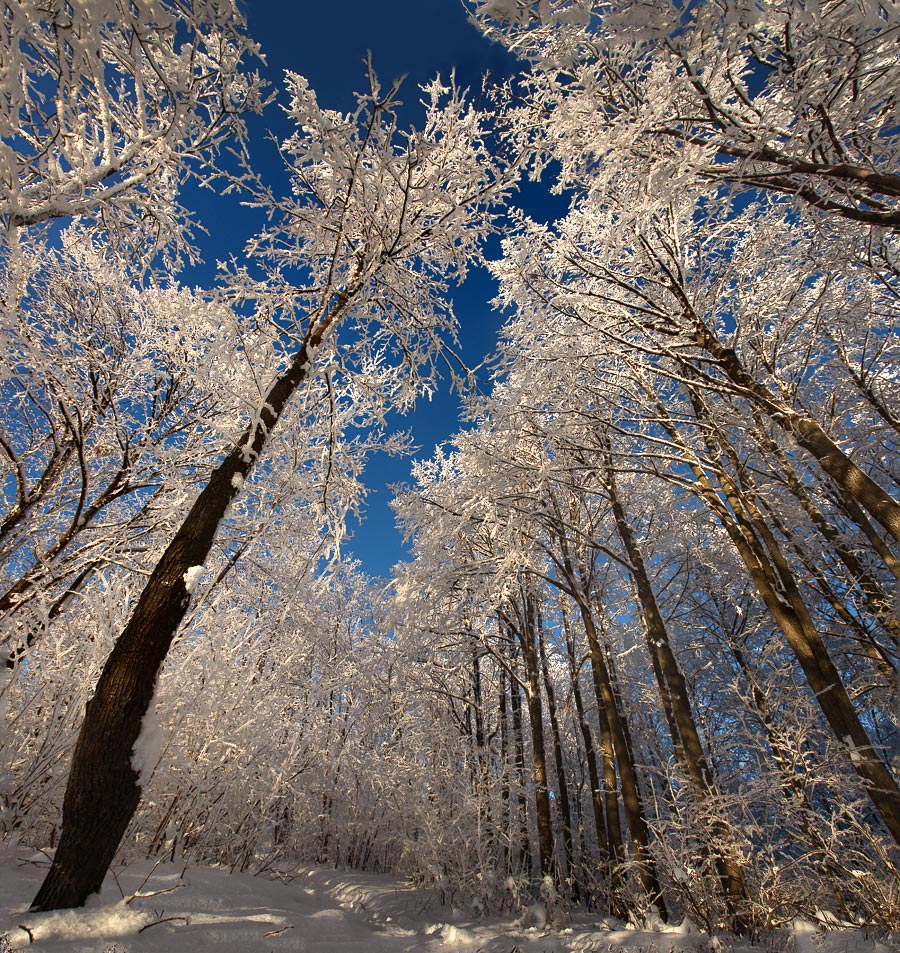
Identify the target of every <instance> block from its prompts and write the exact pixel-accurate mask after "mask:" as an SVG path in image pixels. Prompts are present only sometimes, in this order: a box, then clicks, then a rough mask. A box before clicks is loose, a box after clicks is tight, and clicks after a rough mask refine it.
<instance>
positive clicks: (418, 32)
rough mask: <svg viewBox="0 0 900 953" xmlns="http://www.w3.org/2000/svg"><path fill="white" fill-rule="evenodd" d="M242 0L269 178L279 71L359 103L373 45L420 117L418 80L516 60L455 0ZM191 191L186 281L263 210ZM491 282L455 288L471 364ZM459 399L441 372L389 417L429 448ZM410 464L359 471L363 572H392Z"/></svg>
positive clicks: (261, 163) (332, 105) (462, 348)
mask: <svg viewBox="0 0 900 953" xmlns="http://www.w3.org/2000/svg"><path fill="white" fill-rule="evenodd" d="M243 9H244V10H245V13H246V16H247V23H248V32H249V33H250V35H251V36H252V37H253V38H254V39H255V40H257V41H258V42H259V44H260V48H261V52H262V54H263V56H264V57H265V61H266V65H265V66H264V67H262V68H261V71H262V72H263V73H264V75H265V76H266V77H267V79H268V80H269V82H270V83H271V88H272V90H273V91H274V92H275V96H276V101H275V102H274V103H273V104H272V105H270V107H269V108H268V109H267V110H266V111H265V113H264V114H263V115H262V116H261V117H255V116H253V117H250V119H249V122H250V123H251V126H252V128H253V129H254V130H256V136H257V141H256V143H255V147H254V151H253V159H254V163H255V164H256V166H257V167H258V168H259V170H260V172H261V173H262V174H263V176H264V177H265V176H266V175H272V176H277V175H281V174H283V173H282V171H281V169H280V163H279V160H278V157H277V154H276V152H275V149H274V145H273V144H272V143H270V142H268V143H267V142H263V141H262V138H263V135H264V131H265V130H270V131H271V132H272V133H273V134H274V135H275V137H276V138H277V139H279V140H280V139H283V138H285V137H286V136H287V135H289V134H290V132H291V122H290V120H289V119H288V118H287V117H286V115H285V114H284V110H283V108H282V107H283V106H284V103H285V98H286V94H285V90H284V75H285V71H291V72H295V73H299V74H301V75H302V76H305V77H306V78H307V79H308V80H309V83H310V86H311V87H312V88H313V89H314V90H315V92H316V96H317V98H318V100H319V102H320V103H321V105H322V106H323V107H325V108H329V109H339V110H345V111H346V110H350V109H352V108H354V106H355V103H356V94H357V93H359V92H364V91H365V90H366V83H367V81H366V57H367V56H369V55H371V61H372V66H373V68H374V70H375V73H376V74H377V76H378V79H379V81H380V82H381V83H382V85H383V86H385V87H387V86H388V85H389V84H390V83H391V82H393V81H395V80H398V79H401V78H402V79H403V85H402V87H401V90H400V94H399V99H400V100H401V101H402V102H403V104H404V105H403V108H402V110H401V116H402V117H404V118H405V119H406V120H408V121H410V122H416V121H417V120H418V119H419V118H420V113H421V110H420V106H419V100H420V98H421V95H422V94H421V92H420V90H419V86H421V85H422V84H424V83H427V82H428V81H430V80H431V79H433V78H434V76H435V75H437V74H440V75H441V76H442V77H443V78H444V79H445V80H446V79H447V78H449V76H450V74H451V72H455V74H456V77H457V81H458V82H459V83H460V85H462V86H464V87H469V88H470V89H472V90H473V91H477V90H478V89H479V88H480V86H481V83H482V79H483V76H484V74H485V73H491V74H492V75H495V76H496V75H508V74H509V72H510V71H511V69H512V68H513V66H514V63H515V61H514V59H513V57H512V56H511V55H510V54H509V53H508V52H507V51H506V50H505V49H503V47H502V46H501V45H499V44H496V43H492V42H490V41H489V40H487V39H485V37H484V36H482V34H481V33H480V32H479V31H478V30H477V29H476V28H475V27H474V26H473V25H472V24H471V23H470V22H469V21H468V18H467V15H466V11H465V9H464V7H463V5H462V4H461V3H459V2H458V0H428V2H427V3H421V2H418V0H389V2H385V3H380V4H370V3H364V2H362V0H352V2H346V3H313V4H304V3H287V4H285V3H280V2H278V0H248V2H246V4H245V5H243ZM196 196H197V202H198V204H199V205H200V208H201V221H202V223H203V224H204V225H205V226H206V228H207V229H208V230H209V235H200V236H198V244H199V245H200V246H201V250H202V254H203V256H204V258H205V260H206V261H205V264H204V266H203V267H202V268H198V269H190V270H189V275H190V276H191V277H190V280H192V281H196V282H197V283H200V284H209V283H210V282H211V280H212V277H213V274H214V270H213V267H212V266H214V263H215V260H216V259H217V258H220V259H226V258H229V257H230V256H232V255H235V254H239V253H240V246H241V242H242V241H243V240H245V239H247V238H249V237H250V236H251V234H252V233H253V231H254V230H255V229H256V228H257V227H258V226H259V216H254V215H253V214H243V212H242V210H240V209H237V208H236V202H235V200H234V197H233V196H230V197H225V198H218V197H214V196H210V194H209V192H208V191H207V190H197V192H196ZM496 287H497V286H496V283H495V282H494V281H493V280H492V279H491V278H490V277H489V276H488V275H487V273H486V272H484V271H481V270H476V271H473V272H472V273H470V276H469V278H468V280H467V281H466V283H465V285H464V286H463V287H461V288H459V289H454V290H453V299H454V303H455V307H456V311H457V317H458V318H459V321H460V341H459V349H458V350H459V353H460V355H461V356H462V358H463V360H464V361H465V363H466V364H467V366H468V367H470V368H476V367H478V366H479V365H480V364H481V363H482V362H483V360H484V359H485V357H486V356H488V354H489V353H490V352H492V351H493V349H494V347H495V345H496V334H497V330H498V329H499V326H500V323H501V317H500V315H499V313H497V312H495V311H494V310H493V309H492V308H491V306H490V304H489V301H490V299H491V298H492V297H493V295H495V294H496ZM483 379H484V376H483V375H482V380H483ZM459 409H460V406H459V395H458V394H456V393H453V392H452V391H451V387H450V384H449V381H447V380H445V381H444V386H442V387H441V388H439V389H438V390H436V391H435V392H434V393H433V394H432V395H431V397H430V398H427V399H426V398H423V399H422V400H420V402H419V405H418V407H417V408H416V409H415V410H414V411H413V412H412V413H410V414H408V415H407V416H406V417H403V418H399V417H398V419H397V420H396V421H395V424H396V426H398V427H401V428H408V429H409V430H410V431H411V433H412V439H413V444H414V445H415V446H417V447H419V448H421V452H422V453H425V454H429V453H430V452H431V451H432V449H433V447H434V445H435V444H436V443H438V442H439V441H441V440H445V439H447V438H448V437H449V436H450V435H451V434H452V433H453V432H454V431H455V430H456V428H457V426H458V420H457V418H458V414H459ZM409 466H410V461H409V458H408V457H396V456H388V455H387V454H383V453H379V454H376V455H374V456H373V457H372V459H371V461H370V463H369V464H368V466H367V469H366V473H365V475H364V482H365V483H366V484H367V485H368V486H369V487H371V488H372V493H371V495H370V497H369V499H368V502H367V505H366V510H365V513H364V514H363V521H362V522H361V523H360V524H359V525H358V526H356V527H355V528H354V536H353V538H352V539H351V540H350V542H349V546H348V548H349V550H350V551H351V552H352V553H353V554H354V555H355V556H356V557H358V558H359V559H361V560H362V563H363V566H364V568H365V569H366V571H368V572H370V573H373V574H377V575H387V574H388V572H389V571H390V568H391V566H392V565H393V563H395V562H396V561H397V560H398V559H400V558H401V557H402V553H403V550H402V546H401V539H400V536H399V534H398V532H397V530H396V529H395V526H394V515H393V513H392V511H391V510H390V508H389V502H390V498H391V495H392V494H391V491H390V490H389V489H388V487H389V485H391V484H394V483H399V482H405V481H407V480H408V478H409ZM355 522H356V521H355V520H352V521H351V523H355Z"/></svg>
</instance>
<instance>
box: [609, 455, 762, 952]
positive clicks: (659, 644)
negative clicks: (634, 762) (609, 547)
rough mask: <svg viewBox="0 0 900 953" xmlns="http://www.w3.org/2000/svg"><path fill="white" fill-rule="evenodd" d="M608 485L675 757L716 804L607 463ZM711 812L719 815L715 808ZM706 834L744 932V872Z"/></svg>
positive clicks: (723, 840) (736, 923)
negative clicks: (664, 703) (663, 703)
mask: <svg viewBox="0 0 900 953" xmlns="http://www.w3.org/2000/svg"><path fill="white" fill-rule="evenodd" d="M606 486H607V491H608V493H609V498H610V503H611V506H612V511H613V518H614V520H615V524H616V530H617V532H618V534H619V538H620V539H621V541H622V545H623V546H624V547H625V552H626V554H627V555H628V560H629V563H630V567H629V568H630V574H631V577H632V579H633V581H634V585H635V588H636V590H637V594H638V601H639V603H640V608H641V615H642V616H643V619H644V625H645V634H646V638H647V646H648V648H649V650H650V654H651V656H652V657H653V660H654V665H653V668H654V672H655V673H656V676H657V679H658V680H659V690H660V692H661V694H662V696H663V698H664V699H665V700H666V702H667V706H668V707H667V716H668V718H669V724H670V729H671V730H672V731H673V738H672V740H673V743H674V745H675V752H676V754H677V755H678V756H679V758H680V760H681V764H682V767H683V768H684V769H685V773H686V774H687V776H688V777H689V778H690V779H691V782H692V784H693V788H694V793H695V795H696V797H697V800H698V801H699V802H700V803H701V804H702V803H704V802H709V801H713V802H715V801H716V800H718V797H719V792H718V790H717V789H716V785H715V784H714V782H713V779H712V775H711V773H710V770H709V765H708V764H707V761H706V754H705V753H704V751H703V745H702V743H701V741H700V733H699V731H698V730H697V723H696V720H695V719H694V712H693V710H692V708H691V701H690V698H689V696H688V691H687V684H686V683H685V680H684V675H683V674H682V671H681V667H680V666H679V664H678V660H677V659H676V658H675V653H674V652H673V651H672V644H671V642H670V641H669V632H668V629H667V627H666V624H665V621H664V620H663V617H662V613H661V612H660V610H659V605H658V604H657V601H656V594H655V593H654V591H653V586H652V584H651V582H650V574H649V572H648V571H647V567H646V564H645V563H644V557H643V553H642V552H641V549H640V547H639V546H638V543H637V540H636V539H635V536H634V533H633V532H632V529H631V525H630V523H629V522H628V518H627V516H626V515H625V509H624V507H623V506H622V502H621V498H620V497H619V493H618V488H617V486H616V480H615V475H614V473H613V470H612V466H611V463H610V461H609V459H608V458H607V470H606ZM713 811H714V812H715V811H717V808H716V807H715V806H714V807H713ZM710 833H711V835H712V837H711V838H710V840H711V841H713V853H714V861H715V866H716V869H717V872H718V876H719V882H720V884H721V887H722V894H723V896H724V898H725V907H726V910H727V912H728V916H729V918H730V920H731V927H732V930H733V931H734V932H735V933H746V932H747V930H749V929H750V926H751V923H750V910H749V908H750V894H749V892H748V890H747V885H746V882H745V881H744V874H743V870H742V869H741V866H740V862H739V861H738V859H737V856H736V851H735V849H734V846H733V836H732V834H731V832H730V831H729V830H728V826H727V825H726V824H725V822H724V821H722V820H721V819H720V818H718V817H716V816H715V813H714V814H713V818H712V825H711V830H710Z"/></svg>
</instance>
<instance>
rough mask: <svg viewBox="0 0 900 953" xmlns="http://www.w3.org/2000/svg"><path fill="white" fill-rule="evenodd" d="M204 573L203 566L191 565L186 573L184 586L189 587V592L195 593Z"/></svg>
mask: <svg viewBox="0 0 900 953" xmlns="http://www.w3.org/2000/svg"><path fill="white" fill-rule="evenodd" d="M202 575H203V567H202V566H191V567H190V568H189V569H188V571H187V572H186V573H185V574H184V588H185V589H187V591H188V592H189V593H193V592H194V590H195V589H196V588H197V583H199V582H200V577H201V576H202Z"/></svg>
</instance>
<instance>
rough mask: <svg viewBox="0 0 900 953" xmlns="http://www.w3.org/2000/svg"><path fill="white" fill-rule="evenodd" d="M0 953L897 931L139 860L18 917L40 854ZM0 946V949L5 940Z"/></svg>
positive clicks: (576, 942)
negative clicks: (680, 921) (647, 917)
mask: <svg viewBox="0 0 900 953" xmlns="http://www.w3.org/2000/svg"><path fill="white" fill-rule="evenodd" d="M0 861H2V862H0V953H7V951H16V953H19V951H25V950H28V951H29V953H30V951H32V950H34V951H43V953H207V951H212V950H216V951H220V953H276V951H296V953H452V951H460V953H619V951H621V953H750V951H754V953H894V951H896V950H897V949H898V948H900V934H894V935H893V936H884V935H881V936H880V937H878V936H875V935H873V934H870V933H868V932H867V931H864V930H836V931H830V932H828V933H821V932H818V931H816V930H815V928H814V927H813V926H812V925H803V924H798V925H796V926H795V927H794V929H792V930H790V931H780V932H779V933H777V934H773V936H771V937H768V938H766V939H764V940H763V941H761V942H760V943H759V944H757V945H755V946H750V945H748V944H746V943H736V942H734V941H720V940H710V938H709V937H708V936H706V935H705V934H703V933H700V932H698V931H696V930H695V929H693V928H692V927H691V926H690V924H685V925H684V926H683V927H674V928H672V927H669V928H662V929H659V930H653V931H651V930H636V929H633V928H629V929H624V928H623V929H610V928H609V927H610V924H600V923H598V920H597V918H596V917H595V918H591V917H590V916H588V915H585V914H579V915H574V916H571V917H569V919H568V921H567V923H566V925H565V926H562V927H560V926H557V927H555V928H552V929H551V928H549V927H542V926H536V925H530V926H529V925H528V923H529V921H530V922H531V923H532V924H534V923H535V922H536V921H537V920H539V919H540V916H541V911H540V909H531V910H529V911H526V916H525V917H519V918H515V917H513V916H510V917H507V918H484V919H472V918H471V917H468V916H466V915H465V914H463V913H461V912H459V911H455V910H452V909H450V908H448V907H444V906H442V905H441V904H440V903H439V901H438V899H437V898H436V897H435V896H434V895H433V894H431V893H428V892H426V891H423V890H421V889H416V888H414V887H411V886H409V885H408V884H405V883H404V882H403V881H402V880H399V879H397V878H393V877H388V876H381V875H376V874H365V873H359V872H356V871H335V870H326V869H321V868H307V869H302V870H299V871H296V872H294V874H293V875H291V876H290V877H289V876H286V875H281V876H280V877H275V878H273V877H272V875H271V874H270V875H269V876H268V877H267V876H265V875H263V876H253V875H251V874H232V873H229V871H228V870H227V869H223V868H209V867H195V866H188V867H187V868H185V867H184V866H183V865H175V864H166V865H158V866H155V867H154V865H153V864H152V863H146V864H141V865H137V866H133V867H128V868H126V869H124V870H118V871H116V872H115V874H114V875H110V876H109V877H108V878H107V881H106V883H105V884H104V888H103V891H102V893H101V894H100V895H99V896H97V897H94V898H92V899H91V901H90V902H89V904H88V906H87V907H85V908H84V909H82V910H78V911H62V912H57V913H43V914H36V913H28V912H27V908H28V904H29V902H30V901H31V899H32V897H33V896H34V894H35V893H36V891H37V889H38V886H39V885H40V882H41V880H42V878H43V876H44V873H45V872H46V867H47V860H46V857H44V856H42V855H40V854H33V853H29V852H23V851H19V852H18V853H14V852H7V853H6V854H0ZM4 942H5V945H4Z"/></svg>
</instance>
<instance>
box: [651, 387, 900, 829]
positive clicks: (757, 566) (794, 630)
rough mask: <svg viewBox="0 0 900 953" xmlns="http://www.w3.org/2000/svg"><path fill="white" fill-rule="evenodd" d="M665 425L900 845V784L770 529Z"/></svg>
mask: <svg viewBox="0 0 900 953" xmlns="http://www.w3.org/2000/svg"><path fill="white" fill-rule="evenodd" d="M689 396H690V398H691V401H692V403H693V406H694V409H695V412H696V413H697V415H698V420H700V421H701V422H704V421H707V419H708V414H707V411H706V407H705V405H704V404H703V402H702V399H701V397H700V395H699V394H698V393H697V392H696V391H694V390H693V389H689ZM659 409H660V410H662V408H659ZM661 419H663V420H664V419H665V418H664V417H663V418H661ZM664 426H665V428H666V430H667V432H668V433H669V435H670V436H671V437H672V439H673V440H674V441H675V443H676V444H677V445H678V446H679V447H680V448H681V449H682V451H683V452H684V454H685V459H686V462H687V463H688V465H689V466H690V468H691V470H692V472H693V473H694V476H695V479H696V484H695V486H694V492H695V493H696V495H697V496H698V498H699V499H701V500H702V501H703V502H705V503H706V504H707V505H708V506H709V508H710V509H711V510H712V511H713V512H714V513H715V514H716V516H717V517H718V518H719V521H720V522H721V524H722V526H723V527H724V529H725V531H726V532H727V533H728V535H729V537H730V538H731V540H732V542H733V543H734V546H735V548H736V549H737V551H738V553H739V555H740V557H741V560H742V561H743V563H744V565H745V567H746V569H747V572H748V573H749V575H750V578H751V579H752V580H753V583H754V584H755V586H756V589H757V591H758V592H759V595H760V598H761V599H762V601H763V603H764V604H765V606H766V608H767V609H768V610H769V612H770V613H771V615H772V617H773V619H774V620H775V622H776V624H777V625H778V627H779V628H780V629H781V631H782V632H783V633H784V635H785V638H786V639H787V642H788V644H789V645H790V647H791V649H792V650H793V652H794V655H795V657H796V658H797V661H798V662H799V664H800V667H801V669H802V670H803V674H804V675H805V676H806V680H807V682H808V684H809V687H810V688H811V689H812V692H813V695H814V697H815V699H816V701H817V703H818V704H819V707H820V708H821V710H822V713H823V714H824V715H825V719H826V721H827V722H828V724H829V725H830V727H831V729H832V731H833V732H834V735H835V737H836V738H837V740H838V741H839V742H840V743H841V744H842V745H843V746H844V747H845V748H846V749H847V753H848V756H849V759H850V762H851V764H852V766H853V768H854V770H855V771H856V773H857V774H858V775H859V777H860V779H861V781H862V782H863V787H864V789H865V791H866V794H867V795H868V796H869V799H870V800H871V802H872V804H873V805H874V806H875V809H876V811H877V812H878V814H879V815H880V816H881V818H882V820H883V821H884V824H885V826H886V827H887V829H888V831H889V832H890V834H891V836H892V837H893V838H894V840H895V841H896V842H897V843H898V844H900V787H898V785H897V781H896V779H895V778H894V776H893V775H892V773H891V771H890V769H889V768H888V767H887V765H885V763H884V762H883V761H882V760H881V759H880V758H879V756H878V753H877V751H876V750H875V747H874V746H873V745H872V742H871V740H870V739H869V736H868V733H867V732H866V729H865V727H864V726H863V724H862V722H861V721H860V719H859V716H858V714H857V712H856V709H855V708H854V706H853V702H852V701H851V699H850V696H849V694H848V693H847V688H846V686H845V685H844V682H843V679H842V678H841V676H840V673H839V672H838V670H837V668H836V667H835V665H834V662H833V661H832V660H831V656H830V655H829V654H828V650H827V648H826V647H825V644H824V642H823V641H822V637H821V635H820V634H819V632H818V630H817V629H816V627H815V624H814V622H813V619H812V617H811V615H810V612H809V609H808V607H807V605H806V603H805V602H804V600H803V596H802V594H801V592H800V589H799V586H798V584H797V581H796V579H795V578H794V575H793V573H792V572H791V568H790V566H789V564H788V562H787V560H786V558H785V556H784V554H783V553H782V551H781V549H780V547H779V546H778V544H777V541H776V540H775V538H774V536H773V534H772V533H771V530H770V529H769V527H768V526H767V525H766V524H765V521H764V520H763V519H762V517H761V515H760V513H759V511H758V510H757V508H756V507H755V505H754V504H753V501H752V499H751V498H750V497H749V496H747V495H745V494H744V493H743V492H742V491H741V489H740V487H739V486H738V485H737V484H736V483H735V481H734V479H732V477H731V476H730V475H729V474H728V472H727V471H726V470H725V468H724V466H718V467H717V468H716V471H715V472H716V477H717V479H718V481H719V484H720V485H721V488H722V493H723V494H724V500H723V499H722V497H720V495H719V493H718V492H717V491H716V489H715V487H714V486H713V485H712V483H711V482H710V479H709V477H708V476H707V474H706V472H705V471H704V470H703V467H702V466H701V464H700V461H699V460H698V459H697V457H696V455H695V454H694V453H693V451H692V450H691V449H690V448H689V447H688V445H687V444H686V443H685V441H684V440H683V438H682V436H681V435H680V434H679V433H678V431H677V430H676V429H675V427H674V425H673V424H671V422H669V423H665V424H664ZM704 433H705V439H706V440H707V442H708V445H709V446H708V449H709V451H710V453H711V454H712V457H713V459H714V460H715V459H716V458H717V457H718V455H719V454H717V453H716V448H715V446H714V444H712V439H713V437H712V434H711V433H710V432H709V429H708V427H707V428H705V430H704ZM718 436H719V439H720V440H723V439H724V437H723V436H722V435H718Z"/></svg>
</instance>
